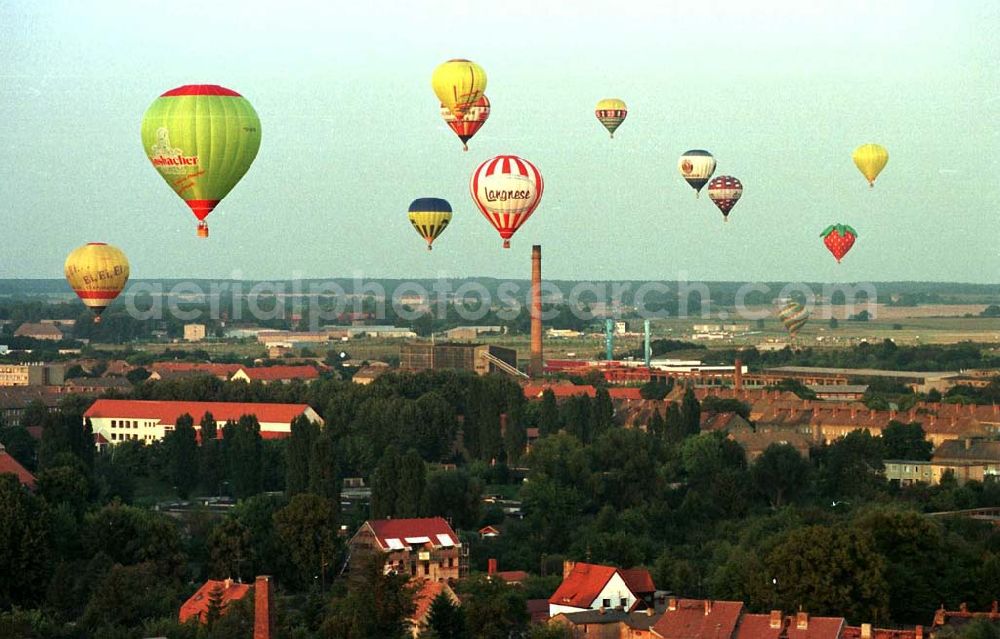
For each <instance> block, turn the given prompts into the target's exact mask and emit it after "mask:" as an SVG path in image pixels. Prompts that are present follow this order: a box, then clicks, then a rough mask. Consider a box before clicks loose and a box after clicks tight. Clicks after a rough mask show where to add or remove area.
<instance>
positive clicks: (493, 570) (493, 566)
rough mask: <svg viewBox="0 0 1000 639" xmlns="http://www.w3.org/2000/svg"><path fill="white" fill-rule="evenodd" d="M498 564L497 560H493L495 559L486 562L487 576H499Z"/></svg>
mask: <svg viewBox="0 0 1000 639" xmlns="http://www.w3.org/2000/svg"><path fill="white" fill-rule="evenodd" d="M497 564H498V562H497V560H496V559H493V558H490V559H487V560H486V566H487V567H486V574H487V575H495V574H497Z"/></svg>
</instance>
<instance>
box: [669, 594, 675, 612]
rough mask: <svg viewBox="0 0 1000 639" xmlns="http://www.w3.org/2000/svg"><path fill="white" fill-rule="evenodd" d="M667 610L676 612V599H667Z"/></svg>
mask: <svg viewBox="0 0 1000 639" xmlns="http://www.w3.org/2000/svg"><path fill="white" fill-rule="evenodd" d="M667 610H670V611H673V610H677V598H676V597H671V598H669V599H667Z"/></svg>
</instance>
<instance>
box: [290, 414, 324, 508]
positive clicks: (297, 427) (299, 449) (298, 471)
mask: <svg viewBox="0 0 1000 639" xmlns="http://www.w3.org/2000/svg"><path fill="white" fill-rule="evenodd" d="M318 436H319V427H318V426H317V425H316V424H315V423H313V421H312V420H310V419H309V418H308V417H306V416H305V415H299V416H298V417H296V418H295V419H293V420H292V432H291V435H290V436H289V438H288V441H287V444H286V446H285V493H286V494H287V495H288V496H289V497H294V496H295V495H298V494H299V493H304V492H306V491H307V490H308V489H309V475H310V473H309V471H310V468H309V461H310V458H311V457H312V453H313V442H315V441H316V438H317V437H318Z"/></svg>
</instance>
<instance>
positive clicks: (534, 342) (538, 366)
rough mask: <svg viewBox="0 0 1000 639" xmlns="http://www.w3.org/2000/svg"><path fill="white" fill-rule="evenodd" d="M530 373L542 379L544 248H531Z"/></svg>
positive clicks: (536, 245)
mask: <svg viewBox="0 0 1000 639" xmlns="http://www.w3.org/2000/svg"><path fill="white" fill-rule="evenodd" d="M529 369H530V370H529V371H528V372H529V373H531V376H532V377H541V375H542V370H543V364H542V246H541V245H540V244H535V245H534V246H532V247H531V362H530V364H529Z"/></svg>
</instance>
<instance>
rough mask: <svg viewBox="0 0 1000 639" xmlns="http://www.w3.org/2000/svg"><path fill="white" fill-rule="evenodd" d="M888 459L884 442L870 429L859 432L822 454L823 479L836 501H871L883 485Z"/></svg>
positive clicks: (820, 474) (831, 496)
mask: <svg viewBox="0 0 1000 639" xmlns="http://www.w3.org/2000/svg"><path fill="white" fill-rule="evenodd" d="M884 458H885V455H884V453H883V452H882V441H881V440H880V439H879V438H876V437H872V435H871V433H869V432H868V431H867V430H855V431H852V432H850V433H848V434H847V435H846V436H845V437H843V438H841V439H838V440H837V441H835V442H834V443H832V444H830V445H829V446H827V447H826V448H825V449H824V450H822V451H821V454H820V457H819V478H820V486H821V487H822V489H823V492H824V493H825V494H826V495H827V496H828V497H830V498H832V499H835V500H836V499H843V498H868V497H871V496H873V495H874V494H875V493H876V492H877V491H878V489H879V488H880V487H881V486H882V484H883V480H882V478H881V476H880V474H881V472H882V470H883V469H884V466H883V464H882V460H883V459H884Z"/></svg>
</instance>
